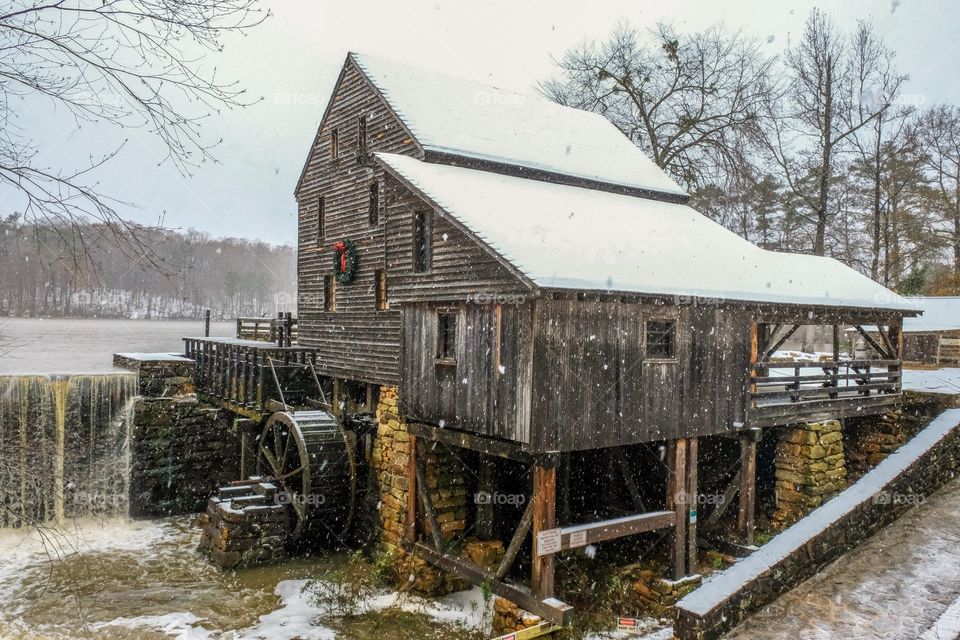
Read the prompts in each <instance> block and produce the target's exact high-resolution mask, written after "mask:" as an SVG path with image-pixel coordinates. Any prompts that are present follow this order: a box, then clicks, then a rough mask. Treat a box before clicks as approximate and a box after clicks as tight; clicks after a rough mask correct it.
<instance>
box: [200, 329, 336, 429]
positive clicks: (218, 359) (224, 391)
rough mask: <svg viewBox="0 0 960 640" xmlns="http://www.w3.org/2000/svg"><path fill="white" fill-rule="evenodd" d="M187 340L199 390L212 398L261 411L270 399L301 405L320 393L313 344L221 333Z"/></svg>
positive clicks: (265, 407)
mask: <svg viewBox="0 0 960 640" xmlns="http://www.w3.org/2000/svg"><path fill="white" fill-rule="evenodd" d="M184 343H185V348H184V353H185V355H186V356H187V357H188V358H191V359H192V360H194V361H195V362H196V372H195V380H194V382H195V384H196V387H197V391H199V392H201V393H203V394H205V395H207V396H209V397H211V398H213V399H217V400H220V401H222V402H228V403H230V404H231V405H233V406H235V407H238V408H248V409H252V410H254V411H258V412H262V411H264V410H266V409H267V404H268V403H269V402H270V401H277V402H280V403H282V404H287V405H291V406H292V405H301V404H303V403H304V402H305V400H306V398H308V397H317V396H318V395H319V393H318V389H317V380H316V378H314V372H315V370H316V351H315V350H314V349H311V348H308V347H278V346H274V345H271V344H269V343H267V342H263V343H262V344H252V343H250V342H247V343H244V342H241V341H239V340H237V341H232V340H230V339H223V338H220V339H217V338H211V339H201V338H184ZM311 365H312V368H311Z"/></svg>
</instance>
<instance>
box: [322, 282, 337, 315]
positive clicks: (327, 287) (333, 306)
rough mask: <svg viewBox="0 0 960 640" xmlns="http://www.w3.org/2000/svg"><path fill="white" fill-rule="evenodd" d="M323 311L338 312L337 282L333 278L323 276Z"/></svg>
mask: <svg viewBox="0 0 960 640" xmlns="http://www.w3.org/2000/svg"><path fill="white" fill-rule="evenodd" d="M323 310H324V311H336V310H337V281H336V280H334V279H333V276H323Z"/></svg>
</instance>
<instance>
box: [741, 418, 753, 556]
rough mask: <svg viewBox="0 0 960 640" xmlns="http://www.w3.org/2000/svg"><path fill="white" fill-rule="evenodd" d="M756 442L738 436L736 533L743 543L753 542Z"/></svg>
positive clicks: (749, 543)
mask: <svg viewBox="0 0 960 640" xmlns="http://www.w3.org/2000/svg"><path fill="white" fill-rule="evenodd" d="M756 484H757V443H756V440H755V439H754V438H752V437H750V436H744V437H742V438H740V510H739V512H738V514H737V534H738V535H739V537H740V540H741V541H742V542H743V543H744V544H748V545H751V544H753V530H754V519H755V517H756Z"/></svg>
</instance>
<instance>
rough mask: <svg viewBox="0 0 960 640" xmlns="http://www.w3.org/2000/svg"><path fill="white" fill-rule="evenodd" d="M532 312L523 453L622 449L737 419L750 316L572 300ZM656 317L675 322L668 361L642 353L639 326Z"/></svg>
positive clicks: (728, 427) (725, 427) (729, 426)
mask: <svg viewBox="0 0 960 640" xmlns="http://www.w3.org/2000/svg"><path fill="white" fill-rule="evenodd" d="M537 309H538V312H537V313H536V314H535V320H534V322H535V325H536V327H535V330H534V331H535V336H536V337H535V340H534V364H533V370H534V378H533V405H532V410H531V411H532V418H531V438H530V443H531V448H533V449H536V450H564V451H568V450H583V449H591V448H600V447H608V446H621V445H626V444H634V443H638V442H647V441H653V440H662V439H674V438H680V437H688V436H698V435H709V434H716V433H723V432H726V431H734V430H736V428H737V426H735V423H742V422H743V420H744V418H743V416H744V405H745V392H746V383H747V371H748V370H749V360H750V352H749V349H750V345H749V336H750V322H751V315H750V313H748V312H745V311H743V310H740V309H738V308H734V307H720V306H707V307H692V306H673V305H648V304H638V303H629V302H609V301H577V300H542V301H538V303H537ZM661 318H664V319H675V320H676V321H677V332H676V346H675V356H676V357H675V358H673V359H672V360H670V361H659V360H652V359H648V358H646V357H645V353H644V352H645V347H644V323H645V321H646V320H648V319H661ZM740 426H741V427H742V424H741V425H740Z"/></svg>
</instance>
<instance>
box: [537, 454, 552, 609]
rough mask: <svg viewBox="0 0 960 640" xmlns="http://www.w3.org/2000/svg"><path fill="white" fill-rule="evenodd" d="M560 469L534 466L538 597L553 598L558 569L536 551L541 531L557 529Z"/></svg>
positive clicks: (547, 558)
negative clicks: (554, 577)
mask: <svg viewBox="0 0 960 640" xmlns="http://www.w3.org/2000/svg"><path fill="white" fill-rule="evenodd" d="M556 499H557V469H556V467H552V468H547V467H543V466H541V465H539V464H537V465H534V467H533V546H534V553H533V567H532V575H531V580H530V582H531V584H532V585H533V594H534V595H535V596H536V597H538V598H541V599H542V598H551V597H553V588H554V583H553V574H554V570H555V568H556V565H555V558H554V556H553V555H544V556H541V555H539V553H538V552H537V549H536V547H537V536H538V535H539V534H540V532H542V531H548V530H550V529H554V528H556V526H557V522H556V518H557V515H556V506H557V505H556Z"/></svg>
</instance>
